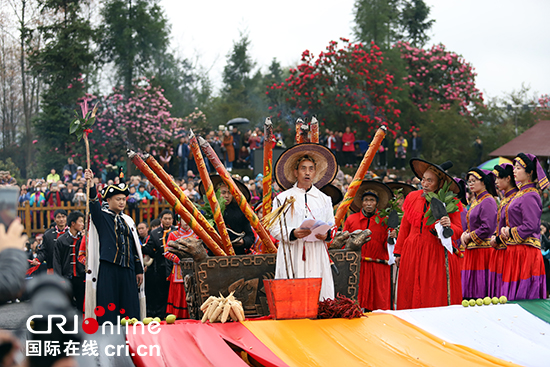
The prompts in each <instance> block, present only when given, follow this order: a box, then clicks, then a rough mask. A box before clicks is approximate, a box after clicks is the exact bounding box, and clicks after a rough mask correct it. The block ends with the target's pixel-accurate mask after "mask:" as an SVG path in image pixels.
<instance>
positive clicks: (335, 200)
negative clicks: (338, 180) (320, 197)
mask: <svg viewBox="0 0 550 367" xmlns="http://www.w3.org/2000/svg"><path fill="white" fill-rule="evenodd" d="M321 191H322V192H323V194H325V195H327V196H328V197H330V199H331V200H332V206H335V205H337V204H339V203H340V202H341V201H342V199H343V198H344V194H342V190H340V189H339V188H337V187H336V186H334V185H332V184H328V185H326V186H324V187H323V188H322V189H321Z"/></svg>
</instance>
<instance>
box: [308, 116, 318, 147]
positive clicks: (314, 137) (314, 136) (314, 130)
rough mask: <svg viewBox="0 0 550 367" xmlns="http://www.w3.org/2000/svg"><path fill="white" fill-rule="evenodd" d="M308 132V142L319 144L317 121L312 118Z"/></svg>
mask: <svg viewBox="0 0 550 367" xmlns="http://www.w3.org/2000/svg"><path fill="white" fill-rule="evenodd" d="M309 131H310V136H311V138H310V141H311V142H312V143H317V144H319V121H317V119H316V118H315V116H313V117H312V118H311V123H310V124H309Z"/></svg>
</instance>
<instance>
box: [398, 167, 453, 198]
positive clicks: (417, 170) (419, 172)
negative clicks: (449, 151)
mask: <svg viewBox="0 0 550 367" xmlns="http://www.w3.org/2000/svg"><path fill="white" fill-rule="evenodd" d="M409 164H410V165H411V169H412V171H413V172H414V174H415V175H416V177H418V178H419V179H420V180H422V177H423V176H424V172H426V171H427V170H428V169H431V170H432V172H434V173H435V174H436V175H437V176H438V177H439V179H442V180H445V181H446V182H450V183H451V186H450V190H451V191H452V192H454V193H455V194H457V195H458V194H460V187H459V186H458V184H457V183H456V182H455V180H453V178H452V177H451V176H450V175H449V174H448V173H447V172H445V171H446V170H448V169H450V168H452V167H453V162H451V161H447V162H444V163H442V164H441V165H440V166H438V165H437V164H433V163H430V162H428V161H425V160H423V159H420V158H413V159H411V160H410V162H409Z"/></svg>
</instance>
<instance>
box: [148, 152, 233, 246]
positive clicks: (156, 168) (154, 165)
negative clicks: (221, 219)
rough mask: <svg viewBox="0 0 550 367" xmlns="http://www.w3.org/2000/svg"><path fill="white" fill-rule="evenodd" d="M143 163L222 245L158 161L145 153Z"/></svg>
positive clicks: (208, 224) (213, 230)
mask: <svg viewBox="0 0 550 367" xmlns="http://www.w3.org/2000/svg"><path fill="white" fill-rule="evenodd" d="M144 158H145V163H146V164H147V165H148V166H149V167H150V168H151V169H152V170H153V172H155V174H156V175H157V176H158V177H159V178H160V179H161V180H162V182H163V183H164V184H165V185H166V187H168V189H169V190H170V191H171V192H172V194H174V195H175V196H176V198H177V199H178V200H179V201H180V202H181V203H182V204H183V207H184V208H185V209H187V211H188V212H189V213H191V215H192V216H193V217H195V219H196V220H197V222H198V223H199V225H200V226H201V227H202V228H203V229H204V230H205V231H206V233H208V235H209V236H210V238H212V239H213V240H214V241H215V242H216V243H217V244H218V245H219V246H221V245H222V239H221V237H220V235H219V234H218V232H216V230H215V229H214V227H212V225H211V224H210V223H208V221H207V220H206V218H205V217H204V215H202V213H201V212H200V211H199V210H198V209H197V207H196V206H195V204H193V202H192V201H191V200H189V198H188V197H187V195H185V194H184V192H183V191H182V189H180V187H179V186H178V185H176V183H175V182H174V181H173V180H172V178H171V177H170V176H169V175H168V173H166V171H165V170H164V169H163V168H162V166H161V165H160V164H159V163H158V161H157V160H156V159H155V158H154V157H153V156H152V155H150V154H146V155H145V156H144Z"/></svg>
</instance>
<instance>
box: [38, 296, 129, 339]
mask: <svg viewBox="0 0 550 367" xmlns="http://www.w3.org/2000/svg"><path fill="white" fill-rule="evenodd" d="M115 308H116V306H115V304H114V303H109V304H108V305H107V309H108V310H109V311H114V310H115ZM119 312H120V314H121V315H124V314H125V313H126V310H124V309H123V308H121V309H120V311H119ZM94 314H95V315H96V316H97V317H102V316H103V315H105V309H104V308H103V307H102V306H97V307H96V308H95V309H94ZM40 318H43V316H42V315H33V316H31V317H29V318H28V319H27V329H28V330H29V331H30V332H31V333H33V334H49V333H51V331H52V319H56V320H58V319H61V321H58V322H57V327H58V329H59V330H61V332H62V333H63V334H76V333H77V332H78V330H77V325H78V315H74V330H65V329H64V328H63V326H64V325H65V324H66V323H67V318H66V317H65V315H48V328H47V330H45V331H38V330H34V329H33V327H32V326H31V322H33V320H34V319H40ZM124 318H125V319H126V320H128V319H130V317H128V316H125V317H124ZM82 330H83V331H84V332H85V333H86V334H95V332H97V331H98V330H99V324H98V322H97V320H96V319H94V318H92V317H89V318H87V319H85V320H84V321H82Z"/></svg>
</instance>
